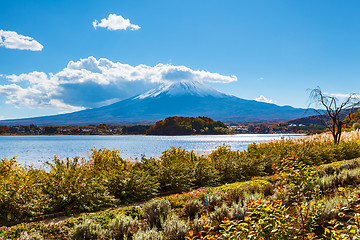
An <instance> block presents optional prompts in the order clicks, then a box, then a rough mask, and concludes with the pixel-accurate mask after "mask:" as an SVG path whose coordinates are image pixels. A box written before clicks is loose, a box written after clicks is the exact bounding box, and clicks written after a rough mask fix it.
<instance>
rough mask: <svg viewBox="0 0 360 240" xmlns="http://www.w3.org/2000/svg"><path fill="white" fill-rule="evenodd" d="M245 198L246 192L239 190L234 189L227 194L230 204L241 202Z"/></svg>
mask: <svg viewBox="0 0 360 240" xmlns="http://www.w3.org/2000/svg"><path fill="white" fill-rule="evenodd" d="M243 198H244V191H243V190H241V189H239V188H232V189H230V190H229V191H228V192H227V199H228V200H229V201H230V202H239V201H241V200H242V199H243Z"/></svg>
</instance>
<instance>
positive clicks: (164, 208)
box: [143, 199, 171, 228]
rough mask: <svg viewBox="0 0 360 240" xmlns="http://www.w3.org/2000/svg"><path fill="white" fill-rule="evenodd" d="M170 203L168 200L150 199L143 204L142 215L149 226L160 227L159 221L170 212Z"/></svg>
mask: <svg viewBox="0 0 360 240" xmlns="http://www.w3.org/2000/svg"><path fill="white" fill-rule="evenodd" d="M170 211H171V204H170V202H169V201H168V200H164V199H160V200H152V201H150V202H147V203H145V204H144V206H143V212H144V217H145V219H146V220H147V221H148V223H149V225H150V226H152V227H153V226H156V227H158V228H161V221H165V219H166V218H167V216H168V215H169V214H170Z"/></svg>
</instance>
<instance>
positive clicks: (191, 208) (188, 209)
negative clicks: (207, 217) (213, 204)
mask: <svg viewBox="0 0 360 240" xmlns="http://www.w3.org/2000/svg"><path fill="white" fill-rule="evenodd" d="M202 208H203V204H202V202H201V201H200V200H198V199H196V200H189V201H188V202H186V203H185V205H184V208H183V213H184V214H185V215H186V216H189V217H191V218H192V217H194V216H195V215H196V214H197V213H198V212H199V211H200V210H201V209H202Z"/></svg>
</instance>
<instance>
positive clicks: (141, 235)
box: [133, 228, 165, 240]
mask: <svg viewBox="0 0 360 240" xmlns="http://www.w3.org/2000/svg"><path fill="white" fill-rule="evenodd" d="M164 239H165V238H164V234H163V233H162V232H159V231H157V230H156V228H152V229H148V230H146V231H143V230H139V231H138V232H137V233H135V234H134V236H133V240H164Z"/></svg>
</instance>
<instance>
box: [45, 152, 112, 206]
mask: <svg viewBox="0 0 360 240" xmlns="http://www.w3.org/2000/svg"><path fill="white" fill-rule="evenodd" d="M83 161H84V160H83V159H79V158H74V159H70V158H66V159H65V160H60V159H59V158H57V157H55V158H54V161H53V163H48V164H49V166H50V172H49V173H48V174H46V178H45V179H43V180H44V184H43V191H44V192H45V193H46V194H47V195H48V196H49V198H50V206H51V209H50V210H51V211H61V210H64V209H66V210H93V209H97V208H99V207H101V206H106V205H109V204H110V203H111V202H110V201H111V197H110V195H109V194H108V191H107V189H106V187H105V186H104V182H103V179H102V178H100V177H99V176H97V175H94V174H93V172H92V171H91V169H90V168H89V167H87V165H86V162H83Z"/></svg>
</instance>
